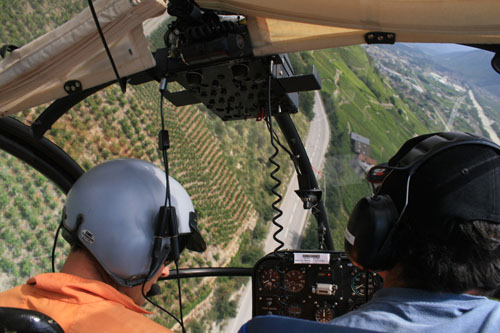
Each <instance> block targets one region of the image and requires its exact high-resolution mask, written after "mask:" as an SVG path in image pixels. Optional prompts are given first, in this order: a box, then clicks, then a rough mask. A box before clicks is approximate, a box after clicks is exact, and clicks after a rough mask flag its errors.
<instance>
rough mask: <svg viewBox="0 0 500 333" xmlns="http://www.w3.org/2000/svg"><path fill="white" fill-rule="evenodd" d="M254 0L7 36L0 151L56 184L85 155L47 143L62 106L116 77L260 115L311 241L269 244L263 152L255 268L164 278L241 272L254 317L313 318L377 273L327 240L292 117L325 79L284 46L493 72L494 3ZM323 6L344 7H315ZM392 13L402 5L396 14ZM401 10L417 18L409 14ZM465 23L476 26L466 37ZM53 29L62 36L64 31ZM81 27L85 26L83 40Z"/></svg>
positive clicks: (320, 198) (318, 192) (177, 5)
mask: <svg viewBox="0 0 500 333" xmlns="http://www.w3.org/2000/svg"><path fill="white" fill-rule="evenodd" d="M450 2H451V1H450ZM110 3H112V5H110ZM259 3H260V5H257V4H256V3H254V2H253V1H246V0H241V1H223V0H221V1H209V0H199V1H196V2H195V1H193V0H170V1H168V4H165V3H164V2H163V1H160V0H143V1H128V0H127V1H125V0H113V1H105V0H97V1H95V2H94V4H92V1H89V4H88V6H86V8H85V10H84V11H83V12H82V13H81V14H79V15H78V16H76V17H75V18H74V19H72V20H70V21H68V22H67V23H65V24H64V25H63V26H61V27H59V28H57V29H55V30H53V31H52V32H49V33H47V34H45V35H43V36H42V37H40V38H39V39H37V40H36V41H34V42H32V43H28V44H26V45H24V46H21V47H17V46H13V45H6V46H5V47H3V48H2V57H4V60H2V61H1V62H0V87H1V88H0V115H1V116H2V118H0V148H1V149H2V150H4V151H5V152H6V153H8V154H10V155H12V156H15V157H16V158H18V159H20V160H22V161H24V162H25V163H27V165H29V166H30V167H31V168H33V169H35V170H37V171H38V172H40V173H41V174H43V175H44V176H45V177H47V178H48V179H50V180H51V181H52V182H53V183H54V184H56V186H57V187H58V188H59V189H60V190H61V191H62V193H64V194H66V193H68V191H69V189H70V188H71V186H72V184H73V183H74V182H75V181H76V180H77V179H78V178H79V177H80V176H81V175H82V174H83V173H84V169H88V167H89V165H85V166H81V165H80V164H79V163H77V162H76V160H75V159H74V158H73V157H72V156H70V154H69V153H68V152H65V151H64V149H63V147H59V146H58V145H57V144H56V143H54V142H53V141H52V140H51V138H52V137H54V135H53V134H51V129H52V128H54V127H55V126H56V123H57V122H58V121H59V120H60V119H61V118H62V117H67V116H68V115H69V114H70V113H71V111H70V110H71V109H72V108H73V107H75V106H77V105H79V104H80V103H81V102H82V101H84V100H85V99H87V98H89V97H90V96H93V95H94V94H96V93H97V92H99V91H102V90H103V89H106V88H107V87H110V86H112V85H117V86H119V87H120V89H121V92H122V93H125V91H126V89H127V87H133V88H129V89H134V88H135V87H140V86H142V85H146V84H151V83H153V84H156V85H159V88H158V90H159V92H158V99H161V101H162V102H161V104H162V107H163V100H168V101H169V102H170V103H171V104H172V105H173V106H175V107H176V108H178V110H183V108H184V107H186V106H188V105H193V104H200V103H201V104H203V105H204V107H205V108H206V109H207V110H209V112H210V113H211V115H212V116H215V117H218V118H219V119H220V120H222V121H223V122H243V121H245V120H250V121H254V122H255V121H256V120H257V121H259V120H264V121H265V122H266V126H267V129H268V131H269V134H268V137H269V141H270V143H271V145H272V147H273V154H274V151H277V150H278V147H279V148H281V149H282V150H283V151H285V152H286V153H288V155H289V157H290V159H291V162H292V165H293V168H294V170H295V172H296V175H297V176H296V177H297V181H298V188H296V190H295V193H296V195H297V196H298V197H299V198H300V201H301V204H302V207H303V209H305V210H307V211H308V212H310V214H311V215H312V217H313V218H314V220H315V222H314V223H315V226H316V227H315V230H317V232H316V234H317V249H316V250H300V249H285V248H284V246H283V245H284V243H283V241H281V240H280V239H281V236H282V235H283V234H281V235H280V231H281V229H283V227H282V225H281V224H280V219H279V217H280V216H281V215H282V211H281V210H280V207H279V203H280V200H281V198H282V193H281V194H280V192H279V191H280V190H278V186H279V183H280V180H279V179H276V178H275V174H276V172H277V170H279V167H280V165H279V164H278V163H277V162H276V161H275V160H274V155H273V156H272V157H271V158H270V159H269V162H266V161H264V162H263V163H264V164H265V163H268V164H269V165H273V166H275V167H276V169H274V171H272V172H271V175H270V178H271V179H273V180H276V182H275V183H274V184H273V185H272V187H271V188H270V189H268V190H270V191H271V192H272V193H273V195H275V197H274V198H275V199H276V200H275V201H274V202H273V203H272V207H269V209H270V210H271V211H272V212H273V213H272V216H271V217H272V219H271V220H272V229H271V230H273V232H274V231H275V232H274V234H273V238H274V241H275V249H274V251H271V252H269V253H268V254H267V255H265V256H263V257H261V258H260V259H259V260H258V261H257V262H255V263H254V265H253V266H248V267H231V265H230V264H228V265H225V267H198V268H190V267H182V268H181V269H179V270H178V271H175V270H172V272H171V275H170V276H169V277H168V278H167V279H168V280H173V279H181V280H183V279H197V278H201V277H221V276H222V277H234V276H243V277H250V278H251V286H252V287H251V290H252V293H251V304H252V310H251V311H252V316H253V317H255V316H260V315H268V314H273V315H279V316H288V317H294V318H301V319H307V320H312V321H316V322H321V323H324V322H328V321H330V320H332V319H333V318H335V317H337V316H340V315H342V314H345V313H347V312H349V311H351V310H353V309H356V308H358V307H359V306H361V305H362V304H364V303H366V302H368V301H369V300H370V298H371V297H372V296H373V294H374V292H375V291H377V290H378V289H380V288H381V287H382V285H383V280H382V278H381V277H380V276H379V275H378V274H376V273H374V272H369V271H363V270H361V269H359V268H357V267H356V266H355V265H353V263H352V262H351V261H350V260H349V258H348V257H347V256H346V254H345V253H344V252H343V251H341V249H339V248H336V247H335V246H334V240H333V237H332V234H331V228H330V226H329V223H328V217H327V213H326V209H325V200H324V197H325V193H324V190H322V189H321V188H320V187H321V186H320V184H319V183H318V181H317V179H316V174H317V172H316V170H314V169H313V167H312V165H311V162H310V160H309V157H308V152H306V149H305V147H304V144H303V142H302V139H301V136H300V135H299V131H298V130H297V128H296V127H295V123H294V121H293V119H294V118H293V117H292V116H293V115H294V114H296V113H298V112H299V93H300V92H305V91H315V90H320V89H321V88H322V80H332V78H325V77H322V78H320V75H319V74H318V71H317V69H316V67H314V66H312V67H311V68H309V72H308V73H306V74H300V75H297V74H295V72H294V68H293V66H292V62H291V60H290V58H289V56H288V55H287V53H289V52H297V51H304V50H315V49H321V48H331V47H340V46H347V45H354V44H394V43H395V42H449V43H457V44H463V45H469V46H473V47H476V48H478V49H482V50H487V51H491V52H493V56H492V61H491V65H492V67H493V68H494V70H495V71H497V72H498V73H500V56H499V54H500V42H499V40H500V33H499V29H498V25H497V26H496V29H494V28H491V26H489V25H488V23H489V22H492V20H491V18H492V17H494V18H495V19H496V18H498V15H497V14H498V12H497V13H495V12H494V11H492V12H491V13H488V15H487V16H486V17H485V16H484V15H483V14H484V13H485V12H487V11H484V10H482V9H480V8H479V9H478V8H477V7H478V6H473V5H471V7H468V6H467V5H466V4H463V7H461V8H460V9H457V11H460V13H459V14H460V15H462V14H463V15H462V16H463V17H462V16H460V15H459V14H457V15H458V16H460V17H461V20H460V21H456V22H454V23H455V29H452V27H450V26H449V25H448V24H450V22H451V21H452V20H451V19H450V20H448V21H446V20H445V21H444V22H441V25H438V23H439V21H440V19H439V18H435V17H427V16H426V19H427V21H426V24H424V23H422V22H419V21H418V20H419V19H421V18H422V17H424V16H425V15H426V13H428V12H429V11H432V10H433V9H429V8H423V6H421V7H418V6H417V9H416V10H415V12H412V14H411V15H409V14H408V12H407V11H408V8H403V7H404V6H403V7H402V8H396V7H397V6H396V7H394V6H390V4H389V3H390V2H389V1H382V0H381V1H373V4H367V3H366V2H363V4H358V5H356V6H354V5H353V7H356V8H349V6H346V5H345V3H344V4H342V3H343V1H331V3H330V4H328V5H325V6H327V7H328V8H321V7H320V6H319V5H318V7H317V8H315V7H314V6H312V8H311V6H310V5H308V8H310V10H309V11H306V12H304V11H303V10H304V6H306V4H305V3H304V2H301V1H293V3H294V5H296V8H293V10H292V9H290V8H292V7H293V6H292V4H291V3H290V2H289V1H274V2H271V3H263V2H262V3H261V2H259ZM113 6H114V7H113ZM358 6H359V8H357V7H358ZM363 6H364V7H363ZM377 6H379V7H378V8H377ZM436 6H437V5H436ZM493 6H494V5H493ZM94 7H95V8H94ZM334 7H337V8H342V9H343V10H342V11H339V12H337V13H335V12H334V11H332V12H330V14H322V13H325V12H329V10H330V9H331V8H334ZM123 8H125V9H123ZM285 8H287V10H286V11H285V10H284V9H285ZM122 9H123V13H119V10H122ZM434 9H436V10H437V9H438V8H434ZM106 10H108V12H107V11H106ZM164 11H166V12H168V14H169V15H170V16H171V18H175V19H170V20H169V21H168V22H169V23H168V29H167V30H166V31H165V32H164V34H163V45H162V46H160V47H157V48H156V50H154V51H153V52H150V51H149V48H148V45H147V42H146V39H145V36H144V35H143V31H142V29H143V28H142V23H143V21H144V20H145V19H149V18H151V17H155V16H158V15H161V14H162V13H163V12H164ZM467 12H468V15H465V14H464V13H467ZM375 13H376V14H375ZM401 13H406V14H405V15H404V17H399V18H398V15H399V14H401ZM112 14H114V15H115V17H112V16H113V15H112ZM409 16H414V18H413V19H411V20H409V19H408V17H409ZM471 17H473V18H475V19H474V21H473V22H471V21H470V19H471ZM478 17H480V19H478ZM367 18H371V19H373V20H374V21H373V22H371V21H369V20H366V19H367ZM375 18H376V19H377V20H378V21H376V20H375ZM396 18H397V19H396ZM405 20H407V21H406V22H404V21H405ZM481 21H482V22H481ZM479 22H481V25H479ZM403 23H406V25H404V24H403ZM125 26H127V29H128V30H127V29H125V28H124V27H125ZM128 27H130V28H128ZM472 27H474V29H477V30H474V31H473V33H471V32H470V31H471V29H472ZM85 29H86V30H85ZM125 30H127V31H125ZM85 31H86V32H85ZM467 31H468V32H467ZM63 32H64V33H65V36H68V37H67V38H66V37H64V38H63V37H61V36H62V33H63ZM87 32H88V33H90V32H92V34H93V35H92V36H91V37H88V38H87V37H85V38H86V39H85V38H83V37H81V36H82V34H84V33H87ZM466 32H467V33H466ZM89 36H90V35H89ZM65 38H66V39H65ZM82 40H84V41H83V42H82ZM68 45H69V46H68ZM89 54H90V55H91V56H90V55H89ZM58 66H61V68H64V69H61V70H59V69H58V68H59V67H58ZM321 66H324V64H321ZM160 95H161V97H160ZM46 103H49V104H46ZM41 104H44V105H45V106H43V108H42V109H40V110H41V111H39V112H37V113H36V117H35V118H34V119H31V121H30V124H29V125H28V124H26V123H25V122H22V121H20V120H19V119H17V118H16V116H15V115H16V113H18V112H23V111H24V110H27V109H29V108H32V107H37V106H39V105H41ZM156 111H158V110H156ZM156 111H155V112H156ZM87 112H91V110H88V111H87ZM179 112H180V111H179ZM70 117H75V115H74V114H72V115H71V116H70ZM162 117H163V115H162ZM102 121H106V119H102ZM139 121H140V118H139ZM161 121H162V122H163V120H161ZM167 127H168V126H167ZM277 128H279V129H280V132H281V133H280V134H277V131H276V129H277ZM167 130H168V128H167ZM59 131H60V130H59ZM101 134H102V133H101ZM141 134H142V135H143V133H137V136H140V135H141ZM96 135H99V133H97V134H96ZM280 138H283V139H284V140H285V141H286V145H287V146H285V142H283V143H281V142H280ZM81 140H82V141H85V140H89V141H91V140H93V139H92V138H91V137H88V138H81ZM155 140H156V139H155ZM166 141H169V140H168V134H167V136H166V137H165V136H162V135H160V144H159V145H160V147H161V146H163V148H160V149H164V150H165V151H167V150H168V149H169V147H170V145H180V144H181V143H180V142H175V141H173V140H171V142H168V143H166ZM119 148H120V149H121V150H122V151H123V147H119ZM154 148H155V150H156V149H157V148H156V147H154ZM120 149H119V150H120ZM73 152H74V151H73ZM83 154H85V153H83ZM174 168H175V166H174ZM276 184H277V185H276ZM276 230H277V231H276ZM203 232H205V233H210V230H205V231H203ZM337 247H338V244H337Z"/></svg>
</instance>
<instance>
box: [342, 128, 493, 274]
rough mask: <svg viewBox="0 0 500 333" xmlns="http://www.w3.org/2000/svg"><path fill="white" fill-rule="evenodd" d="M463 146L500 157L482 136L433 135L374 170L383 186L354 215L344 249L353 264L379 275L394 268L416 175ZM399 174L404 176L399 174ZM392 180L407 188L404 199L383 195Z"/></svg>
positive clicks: (373, 175) (406, 147)
mask: <svg viewBox="0 0 500 333" xmlns="http://www.w3.org/2000/svg"><path fill="white" fill-rule="evenodd" d="M461 145H481V146H486V147H490V148H492V149H494V150H495V151H496V152H497V153H498V154H500V146H498V145H496V144H494V143H493V142H491V141H489V140H487V139H485V138H483V137H480V136H476V135H473V134H469V133H461V132H444V133H432V134H427V135H422V136H418V137H416V138H413V139H411V140H408V141H407V142H406V143H405V144H404V145H403V146H402V147H401V149H400V150H399V151H398V153H397V154H396V155H395V156H394V157H393V158H392V159H391V160H390V161H389V164H381V165H378V166H375V167H373V168H372V169H371V170H370V172H369V174H368V177H367V178H368V180H369V181H372V182H373V181H375V182H382V185H381V186H380V187H379V188H378V189H377V190H376V191H375V194H374V195H373V196H371V197H365V198H362V199H361V200H359V201H358V203H357V204H356V206H355V207H354V209H353V211H352V213H351V215H350V218H349V222H348V224H347V228H346V231H345V238H344V248H345V251H346V253H347V254H348V256H349V257H350V258H351V260H352V261H354V262H355V263H357V264H358V265H359V266H361V267H362V268H363V269H368V270H375V271H377V270H387V269H390V268H392V267H393V266H394V255H393V246H392V244H393V236H394V233H395V231H396V230H397V227H398V225H399V224H400V222H401V221H402V218H403V216H404V215H405V212H406V209H407V207H408V203H409V200H410V186H411V179H412V177H413V175H414V174H415V173H417V171H418V170H419V168H420V167H421V166H422V165H423V164H424V163H425V162H427V161H428V160H429V159H430V158H432V157H434V156H435V155H437V154H440V153H441V152H443V151H444V150H447V149H450V148H453V147H457V146H461ZM397 170H399V171H403V172H395V171H397ZM396 173H397V175H396ZM391 177H400V178H401V179H398V180H399V181H400V182H401V183H402V186H405V187H406V188H405V189H404V193H405V194H404V198H391V196H390V195H388V194H379V192H380V189H382V188H383V184H384V182H385V180H387V179H388V178H391ZM405 182H406V183H405ZM395 200H400V203H403V205H401V204H399V205H397V204H396V203H395V202H394V201H395ZM401 206H402V209H401V210H398V209H397V207H401Z"/></svg>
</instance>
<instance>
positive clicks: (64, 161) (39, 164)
mask: <svg viewBox="0 0 500 333" xmlns="http://www.w3.org/2000/svg"><path fill="white" fill-rule="evenodd" d="M0 149H3V150H4V151H6V152H7V153H9V154H11V155H13V156H15V157H17V158H19V159H20V160H22V161H24V162H26V163H27V164H29V165H30V166H32V167H33V168H35V169H36V170H38V171H39V172H41V173H42V174H43V175H45V176H46V177H47V178H49V179H50V180H52V181H53V182H54V183H55V184H56V185H57V186H59V188H60V189H61V190H62V191H63V192H64V193H68V191H69V189H70V188H71V186H72V185H73V183H74V182H75V181H76V180H77V179H78V178H79V177H80V176H81V175H82V174H83V169H82V168H81V167H80V166H79V165H78V163H76V162H75V161H74V160H73V159H72V158H71V157H70V156H69V155H68V154H66V153H65V152H64V151H63V150H62V149H61V148H60V147H59V146H57V145H56V144H55V143H53V142H52V141H50V140H48V139H46V138H42V139H36V138H35V137H34V136H33V134H32V131H31V128H30V127H29V126H27V125H25V124H23V123H22V122H20V121H19V120H17V119H14V118H12V117H4V118H0Z"/></svg>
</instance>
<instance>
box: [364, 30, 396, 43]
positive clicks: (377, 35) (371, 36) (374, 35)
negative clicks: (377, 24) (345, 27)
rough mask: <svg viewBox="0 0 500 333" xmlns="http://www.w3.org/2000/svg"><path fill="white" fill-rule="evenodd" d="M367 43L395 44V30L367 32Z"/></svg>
mask: <svg viewBox="0 0 500 333" xmlns="http://www.w3.org/2000/svg"><path fill="white" fill-rule="evenodd" d="M365 42H366V44H394V43H396V34H395V33H393V32H382V31H372V32H368V33H366V34H365Z"/></svg>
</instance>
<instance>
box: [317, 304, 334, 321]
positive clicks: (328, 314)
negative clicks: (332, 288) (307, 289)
mask: <svg viewBox="0 0 500 333" xmlns="http://www.w3.org/2000/svg"><path fill="white" fill-rule="evenodd" d="M334 315H335V313H334V311H333V308H332V307H331V306H328V305H323V306H320V307H319V308H317V309H316V311H315V312H314V319H316V321H319V322H320V323H326V322H329V321H330V320H332V319H333V317H334Z"/></svg>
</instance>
